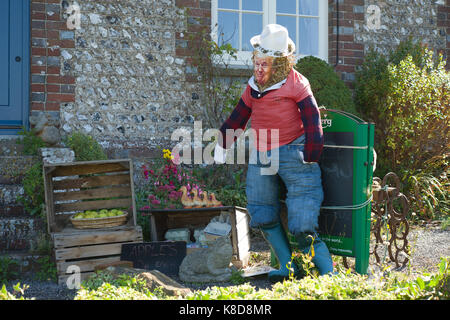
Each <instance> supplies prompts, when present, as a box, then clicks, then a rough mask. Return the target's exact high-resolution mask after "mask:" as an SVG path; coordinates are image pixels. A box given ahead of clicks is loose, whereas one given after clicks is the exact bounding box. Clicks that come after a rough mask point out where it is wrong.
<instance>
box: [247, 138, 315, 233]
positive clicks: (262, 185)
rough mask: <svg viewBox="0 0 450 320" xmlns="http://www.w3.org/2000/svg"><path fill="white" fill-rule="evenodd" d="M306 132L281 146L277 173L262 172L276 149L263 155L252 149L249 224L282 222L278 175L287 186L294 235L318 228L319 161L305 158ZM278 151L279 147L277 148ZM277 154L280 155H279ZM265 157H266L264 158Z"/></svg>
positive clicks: (291, 226) (248, 201)
mask: <svg viewBox="0 0 450 320" xmlns="http://www.w3.org/2000/svg"><path fill="white" fill-rule="evenodd" d="M303 143H304V136H303V135H302V136H300V137H299V138H297V139H296V140H294V141H293V142H291V143H290V144H287V145H283V146H281V147H279V148H278V157H273V158H275V159H271V160H272V161H278V163H277V165H278V172H277V173H276V174H271V175H268V174H264V173H263V174H261V173H262V172H263V171H262V170H261V169H264V168H267V167H268V166H270V164H267V158H270V157H271V154H273V153H274V151H273V150H270V151H267V155H266V156H264V155H263V154H262V153H261V152H258V151H256V150H253V151H254V152H255V153H256V155H257V157H254V158H256V161H253V163H252V161H250V164H249V165H248V171H247V188H246V194H247V210H248V212H249V214H250V216H251V221H250V226H251V227H252V228H257V227H261V226H264V225H270V224H273V223H277V222H280V214H279V212H280V203H279V196H280V195H279V180H278V179H279V178H278V177H280V178H281V179H282V180H283V182H284V184H285V185H286V189H287V198H286V205H287V210H288V229H289V232H290V233H291V234H293V235H296V234H298V233H301V232H314V231H316V229H317V228H318V217H319V213H320V206H321V204H322V200H323V189H322V180H321V172H320V167H319V165H318V164H317V163H305V162H304V160H303V150H304V146H303V145H299V144H303ZM275 154H276V150H275ZM276 158H278V159H276ZM261 159H264V161H261Z"/></svg>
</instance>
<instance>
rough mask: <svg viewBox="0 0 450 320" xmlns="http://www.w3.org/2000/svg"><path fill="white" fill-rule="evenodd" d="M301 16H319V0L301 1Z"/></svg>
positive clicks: (299, 10) (299, 11)
mask: <svg viewBox="0 0 450 320" xmlns="http://www.w3.org/2000/svg"><path fill="white" fill-rule="evenodd" d="M298 13H299V14H304V15H309V16H318V15H319V1H317V0H300V5H299V9H298Z"/></svg>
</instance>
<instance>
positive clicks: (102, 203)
mask: <svg viewBox="0 0 450 320" xmlns="http://www.w3.org/2000/svg"><path fill="white" fill-rule="evenodd" d="M131 201H132V198H125V199H112V200H94V201H77V202H72V203H57V204H55V209H54V212H55V214H57V213H61V212H72V211H77V212H78V211H85V210H98V209H113V208H131V206H132V205H133V204H132V202H131Z"/></svg>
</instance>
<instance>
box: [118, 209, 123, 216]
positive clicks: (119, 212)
mask: <svg viewBox="0 0 450 320" xmlns="http://www.w3.org/2000/svg"><path fill="white" fill-rule="evenodd" d="M123 214H124V213H123V211H122V210H117V213H116V215H117V216H121V215H123Z"/></svg>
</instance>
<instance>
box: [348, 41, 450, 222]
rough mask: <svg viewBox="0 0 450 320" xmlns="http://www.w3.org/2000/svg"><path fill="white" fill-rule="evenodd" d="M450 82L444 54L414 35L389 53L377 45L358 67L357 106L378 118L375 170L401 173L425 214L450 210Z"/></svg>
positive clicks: (369, 117) (432, 215)
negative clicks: (432, 48) (413, 39)
mask: <svg viewBox="0 0 450 320" xmlns="http://www.w3.org/2000/svg"><path fill="white" fill-rule="evenodd" d="M449 87H450V74H449V72H448V71H446V70H445V61H443V59H442V55H438V56H436V57H433V53H432V51H430V50H428V49H427V48H426V47H422V46H421V45H420V43H414V42H413V41H412V40H411V39H409V40H408V41H404V42H402V43H401V44H400V45H399V46H398V47H397V48H396V49H395V50H393V51H392V52H391V53H390V54H389V55H388V56H384V55H382V54H379V53H376V52H375V51H373V50H372V51H371V52H369V54H367V55H366V57H365V61H364V63H363V66H362V68H361V69H360V70H359V71H358V72H357V81H356V84H355V101H356V104H357V108H358V110H359V111H360V112H361V113H362V114H363V116H362V117H363V118H365V119H366V120H370V121H373V122H375V145H374V148H375V150H376V151H377V154H378V157H377V159H378V160H377V170H376V172H375V175H377V176H380V177H381V176H384V175H385V174H386V173H387V172H389V171H393V172H395V173H397V175H398V176H399V177H400V178H401V180H402V182H403V183H404V186H405V189H404V190H403V193H405V194H406V195H407V196H409V197H410V198H411V199H413V200H414V201H412V202H411V205H412V208H411V211H412V212H413V213H414V215H415V217H416V218H420V219H426V220H430V219H435V218H439V217H442V216H445V215H448V214H449V188H448V186H449V182H448V173H449V172H448V157H449V155H450V154H449V145H450V134H449V128H450V109H449V108H448V106H449V105H450V91H449Z"/></svg>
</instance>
